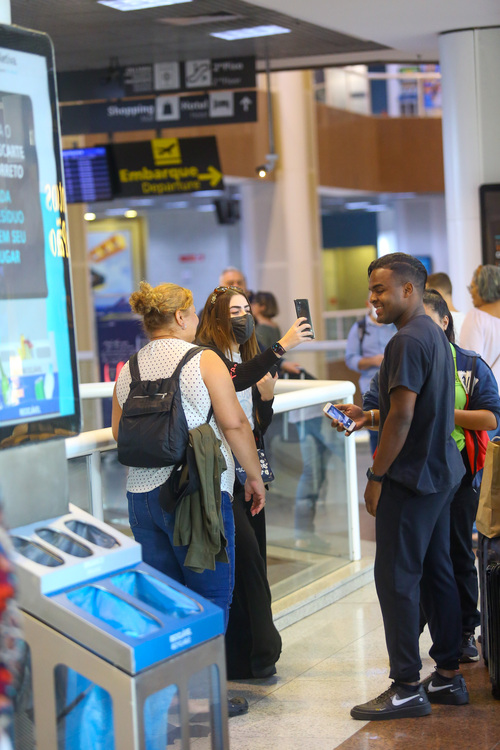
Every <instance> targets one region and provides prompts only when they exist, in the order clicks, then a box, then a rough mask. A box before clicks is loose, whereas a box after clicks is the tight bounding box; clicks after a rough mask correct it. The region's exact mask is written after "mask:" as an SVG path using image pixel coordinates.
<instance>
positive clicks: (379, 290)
mask: <svg viewBox="0 0 500 750" xmlns="http://www.w3.org/2000/svg"><path fill="white" fill-rule="evenodd" d="M368 276H369V288H370V292H371V295H370V301H371V303H372V304H373V306H374V308H375V312H376V315H377V320H378V321H379V322H380V323H394V324H395V326H396V328H397V329H398V332H397V333H396V334H395V336H394V337H393V338H392V339H391V340H390V342H389V343H388V344H387V347H386V349H385V353H384V360H383V363H382V366H381V368H380V376H379V377H380V411H376V410H371V411H368V412H363V411H362V409H360V408H359V407H357V406H354V405H352V404H344V405H339V408H340V409H342V411H344V412H345V413H346V414H347V415H348V416H349V417H351V418H352V419H354V420H355V422H356V429H360V428H361V427H371V426H377V425H378V428H379V433H380V437H379V444H378V450H377V454H376V456H375V459H374V461H373V466H372V467H371V468H370V469H368V471H367V477H368V483H367V485H366V490H365V503H366V508H367V510H368V512H369V513H370V514H371V515H373V516H375V517H376V541H377V552H376V557H375V583H376V587H377V594H378V598H379V602H380V607H381V610H382V616H383V620H384V629H385V637H386V643H387V650H388V652H389V659H390V677H391V678H392V679H393V683H392V685H391V687H390V688H389V689H388V690H386V691H385V692H384V693H382V694H381V695H380V696H378V697H377V698H375V699H374V700H371V701H368V703H364V704H362V705H359V706H355V707H354V708H353V709H352V710H351V716H352V717H353V718H355V719H363V720H366V721H370V720H380V719H396V718H407V717H413V716H425V715H426V714H429V713H430V711H431V706H430V702H436V703H447V704H453V705H462V704H464V703H468V700H469V696H468V692H467V688H466V686H465V682H464V679H463V677H462V675H461V674H460V673H459V671H458V667H459V655H460V643H461V611H460V601H459V597H458V591H457V587H456V583H455V579H454V575H453V567H452V563H451V559H450V552H449V550H450V503H451V500H452V498H453V496H454V494H455V492H456V490H457V488H458V485H459V484H460V480H461V477H462V475H463V473H464V466H463V461H462V459H461V457H460V453H459V451H458V449H457V447H456V443H455V441H454V440H453V438H452V437H451V433H452V431H453V428H454V409H455V372H454V364H453V357H452V354H451V350H450V346H449V344H448V341H447V339H446V337H445V335H444V333H443V331H441V330H440V328H439V327H438V326H436V325H435V324H434V323H433V321H432V320H431V318H429V317H428V316H426V314H425V310H424V307H423V304H422V295H423V292H424V288H425V282H426V278H427V273H426V271H425V268H424V266H423V265H422V263H420V261H417V260H416V259H415V258H413V257H412V256H409V255H405V254H404V253H393V254H391V255H385V256H383V257H382V258H378V259H377V260H375V261H373V263H371V264H370V266H369V268H368ZM333 426H334V427H335V426H336V427H337V428H338V429H340V428H339V426H338V423H336V422H334V423H333ZM420 602H421V603H422V606H423V608H424V611H425V614H426V617H427V621H428V624H429V630H430V634H431V637H432V641H433V645H432V648H431V650H430V652H429V653H430V656H431V657H432V658H433V659H434V660H435V662H436V665H437V666H436V671H435V672H434V673H433V674H432V675H431V676H430V677H428V678H427V679H426V680H424V682H423V683H419V676H420V669H421V666H422V662H421V660H420V653H419V623H420V617H419V605H420Z"/></svg>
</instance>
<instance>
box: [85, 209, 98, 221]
mask: <svg viewBox="0 0 500 750" xmlns="http://www.w3.org/2000/svg"><path fill="white" fill-rule="evenodd" d="M83 218H84V219H85V221H95V220H96V218H97V217H96V215H95V214H93V213H92V212H91V211H87V213H86V214H83Z"/></svg>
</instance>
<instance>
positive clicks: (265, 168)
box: [255, 154, 278, 178]
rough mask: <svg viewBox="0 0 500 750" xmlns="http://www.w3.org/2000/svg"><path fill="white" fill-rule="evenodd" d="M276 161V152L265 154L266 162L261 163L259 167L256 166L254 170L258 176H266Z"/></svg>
mask: <svg viewBox="0 0 500 750" xmlns="http://www.w3.org/2000/svg"><path fill="white" fill-rule="evenodd" d="M277 161H278V154H266V163H265V164H261V165H260V166H259V167H256V169H255V171H256V172H257V174H258V175H259V177H261V178H264V177H267V175H268V174H269V173H270V172H272V171H273V169H274V167H275V166H276V162H277Z"/></svg>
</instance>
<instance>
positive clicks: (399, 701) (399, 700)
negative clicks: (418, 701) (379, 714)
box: [391, 693, 420, 706]
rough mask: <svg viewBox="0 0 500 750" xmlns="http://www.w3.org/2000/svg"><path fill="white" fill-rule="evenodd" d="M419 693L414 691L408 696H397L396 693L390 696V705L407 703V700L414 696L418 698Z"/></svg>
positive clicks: (412, 698)
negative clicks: (413, 693)
mask: <svg viewBox="0 0 500 750" xmlns="http://www.w3.org/2000/svg"><path fill="white" fill-rule="evenodd" d="M419 697H420V693H415V695H410V696H409V697H408V698H398V697H397V695H393V696H392V699H391V700H392V705H393V706H402V705H403V703H408V701H412V700H414V699H415V698H419Z"/></svg>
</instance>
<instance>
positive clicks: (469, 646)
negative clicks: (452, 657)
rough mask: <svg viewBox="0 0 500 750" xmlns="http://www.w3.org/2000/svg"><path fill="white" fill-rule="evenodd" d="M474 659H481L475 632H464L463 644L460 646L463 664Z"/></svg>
mask: <svg viewBox="0 0 500 750" xmlns="http://www.w3.org/2000/svg"><path fill="white" fill-rule="evenodd" d="M473 661H479V651H478V650H477V646H476V639H475V638H474V633H464V634H463V636H462V645H461V646H460V659H459V662H460V663H461V664H469V663H470V662H473Z"/></svg>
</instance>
